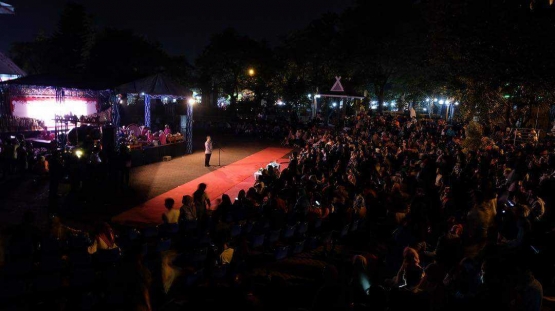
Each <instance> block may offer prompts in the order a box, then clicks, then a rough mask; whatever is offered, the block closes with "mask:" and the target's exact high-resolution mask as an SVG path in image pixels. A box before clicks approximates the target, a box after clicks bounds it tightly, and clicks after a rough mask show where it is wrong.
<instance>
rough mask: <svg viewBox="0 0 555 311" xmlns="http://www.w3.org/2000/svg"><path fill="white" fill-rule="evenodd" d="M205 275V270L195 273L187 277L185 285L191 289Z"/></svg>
mask: <svg viewBox="0 0 555 311" xmlns="http://www.w3.org/2000/svg"><path fill="white" fill-rule="evenodd" d="M203 274H204V269H199V270H197V271H194V272H193V273H191V274H188V275H186V276H185V285H186V286H189V287H190V286H193V285H195V284H197V283H198V282H199V281H200V280H201V279H202V276H203Z"/></svg>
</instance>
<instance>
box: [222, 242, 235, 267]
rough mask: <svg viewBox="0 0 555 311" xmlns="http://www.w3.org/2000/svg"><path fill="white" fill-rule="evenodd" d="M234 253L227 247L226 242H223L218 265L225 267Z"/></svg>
mask: <svg viewBox="0 0 555 311" xmlns="http://www.w3.org/2000/svg"><path fill="white" fill-rule="evenodd" d="M234 252H235V250H234V249H233V248H231V247H229V244H228V243H227V242H224V247H223V251H222V253H221V254H220V264H222V265H225V264H229V263H231V260H232V259H233V253H234Z"/></svg>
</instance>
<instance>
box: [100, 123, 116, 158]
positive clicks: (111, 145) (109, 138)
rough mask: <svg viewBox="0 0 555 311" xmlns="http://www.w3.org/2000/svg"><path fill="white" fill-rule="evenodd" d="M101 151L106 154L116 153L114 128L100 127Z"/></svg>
mask: <svg viewBox="0 0 555 311" xmlns="http://www.w3.org/2000/svg"><path fill="white" fill-rule="evenodd" d="M102 150H104V152H106V153H113V152H115V151H116V128H115V127H114V126H111V125H106V126H103V127H102Z"/></svg>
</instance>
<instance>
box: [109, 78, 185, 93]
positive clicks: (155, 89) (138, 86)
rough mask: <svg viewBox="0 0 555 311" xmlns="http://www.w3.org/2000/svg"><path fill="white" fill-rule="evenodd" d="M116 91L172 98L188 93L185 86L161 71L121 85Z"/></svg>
mask: <svg viewBox="0 0 555 311" xmlns="http://www.w3.org/2000/svg"><path fill="white" fill-rule="evenodd" d="M116 92H117V93H119V94H138V95H146V94H148V95H150V96H156V97H158V96H166V97H168V98H171V99H173V98H176V99H184V98H185V97H187V95H188V92H187V90H186V89H185V88H183V87H181V86H179V85H178V84H177V83H175V82H174V81H173V80H172V79H171V78H169V77H168V76H166V75H165V74H161V73H160V74H156V75H153V76H149V77H146V78H142V79H139V80H135V81H132V82H129V83H125V84H123V85H120V86H118V87H117V88H116Z"/></svg>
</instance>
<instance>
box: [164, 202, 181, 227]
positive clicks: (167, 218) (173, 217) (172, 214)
mask: <svg viewBox="0 0 555 311" xmlns="http://www.w3.org/2000/svg"><path fill="white" fill-rule="evenodd" d="M174 204H175V201H174V199H172V198H167V199H166V200H164V206H165V207H166V209H167V211H165V212H164V214H162V221H163V222H164V224H177V223H178V222H179V215H180V210H179V209H175V208H173V205H174Z"/></svg>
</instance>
